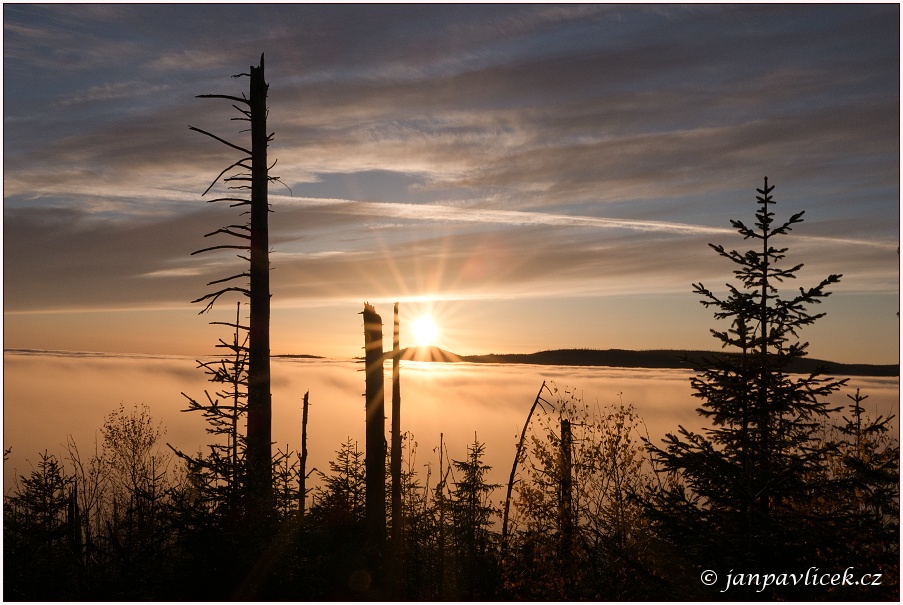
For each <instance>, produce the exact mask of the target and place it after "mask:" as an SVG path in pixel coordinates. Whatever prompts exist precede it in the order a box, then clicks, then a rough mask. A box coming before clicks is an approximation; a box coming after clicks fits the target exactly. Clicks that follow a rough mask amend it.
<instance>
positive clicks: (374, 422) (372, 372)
mask: <svg viewBox="0 0 903 605" xmlns="http://www.w3.org/2000/svg"><path fill="white" fill-rule="evenodd" d="M363 315H364V359H365V372H366V393H365V397H366V399H367V403H366V410H367V421H366V446H365V447H366V458H365V461H364V466H365V472H366V490H367V493H366V497H365V518H366V525H367V543H368V550H369V553H368V555H369V557H370V561H369V565H370V572H371V573H372V574H373V582H374V585H375V587H377V588H379V587H380V586H382V581H381V580H382V577H381V576H382V569H383V564H384V561H385V556H384V554H385V543H386V411H385V377H384V376H383V320H382V318H381V317H380V316H379V315H377V314H376V310H375V309H374V308H373V307H372V306H371V305H369V304H366V303H365V304H364V312H363Z"/></svg>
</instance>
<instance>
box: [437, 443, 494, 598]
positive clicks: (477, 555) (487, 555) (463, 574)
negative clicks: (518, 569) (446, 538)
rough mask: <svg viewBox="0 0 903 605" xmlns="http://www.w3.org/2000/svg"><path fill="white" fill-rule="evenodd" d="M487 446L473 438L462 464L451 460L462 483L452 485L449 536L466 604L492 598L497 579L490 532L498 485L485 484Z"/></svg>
mask: <svg viewBox="0 0 903 605" xmlns="http://www.w3.org/2000/svg"><path fill="white" fill-rule="evenodd" d="M485 453H486V445H485V444H484V443H480V441H479V440H478V439H477V436H476V434H474V438H473V443H472V444H471V445H469V446H467V458H466V459H465V460H452V464H453V465H454V468H455V470H456V471H457V472H458V473H460V474H461V479H460V480H458V481H454V483H453V485H454V489H453V490H452V493H451V497H450V499H449V508H450V510H451V514H452V530H453V531H452V536H453V539H454V546H455V561H456V564H457V570H456V571H457V573H456V574H455V575H456V577H457V578H458V579H459V582H458V584H459V586H458V592H459V596H460V598H464V599H466V600H469V601H473V600H484V599H487V598H491V597H493V596H494V592H495V588H496V579H497V578H498V540H496V536H495V534H494V533H493V532H492V523H493V519H494V518H495V517H497V516H498V513H499V511H498V509H497V508H496V507H495V506H493V505H492V498H491V496H492V493H493V491H494V490H495V489H496V488H497V487H500V485H496V484H492V483H488V482H487V481H486V474H487V473H488V472H489V471H490V470H491V469H492V467H491V466H489V465H487V464H485V463H484V462H483V456H484V455H485Z"/></svg>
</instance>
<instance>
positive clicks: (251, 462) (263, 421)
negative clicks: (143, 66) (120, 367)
mask: <svg viewBox="0 0 903 605" xmlns="http://www.w3.org/2000/svg"><path fill="white" fill-rule="evenodd" d="M263 59H264V58H263V55H261V56H260V66H259V67H253V66H252V67H251V68H250V73H245V74H239V75H240V76H248V77H250V80H251V85H250V94H249V95H248V96H247V97H245V96H244V95H242V96H241V97H236V96H231V95H199V96H200V97H203V98H218V99H228V100H230V101H233V107H235V108H236V109H237V110H238V111H239V112H240V113H241V114H242V115H243V117H241V118H236V119H238V120H243V121H248V122H250V123H251V148H250V149H248V148H246V147H243V146H241V145H235V144H233V143H230V142H229V141H226V140H224V139H222V138H220V137H218V136H216V135H213V134H211V133H209V132H206V131H204V130H201V129H199V128H195V127H193V126H189V128H190V129H191V130H194V131H197V132H200V133H202V134H205V135H207V136H209V137H211V138H213V139H216V140H217V141H219V142H221V143H223V144H225V145H227V146H228V147H231V148H232V149H234V150H237V151H239V152H241V153H242V154H243V155H244V157H242V158H241V159H240V160H238V161H237V162H235V163H233V164H232V165H230V166H229V167H227V168H226V169H225V170H223V171H222V172H221V173H220V174H219V176H218V177H217V179H216V180H219V178H220V177H223V181H224V182H226V183H228V184H229V185H230V189H233V190H239V191H245V192H248V191H249V192H250V200H248V199H246V198H243V197H232V196H229V197H221V198H217V199H214V200H210V201H212V202H233V203H232V206H250V207H251V211H250V221H249V224H246V225H229V226H228V227H225V228H223V229H218V230H216V231H213V232H211V233H208V234H207V235H208V236H211V235H216V234H224V235H230V236H233V237H237V238H239V239H241V240H243V241H244V243H242V244H240V245H219V246H212V247H209V248H204V249H202V250H198V251H196V252H194V253H193V254H197V253H199V252H207V251H210V250H222V249H232V250H244V251H248V254H249V256H247V257H245V256H241V258H243V259H244V260H246V261H248V262H249V263H250V267H249V269H248V270H247V271H243V272H241V273H238V274H235V275H232V276H230V277H226V278H224V279H218V280H215V281H212V282H209V283H208V284H207V285H214V284H222V283H224V282H229V281H231V280H236V279H248V280H249V283H248V286H247V287H242V286H226V287H223V288H221V289H220V290H218V291H216V292H211V293H210V294H207V295H205V296H202V297H201V298H198V299H197V300H195V301H192V302H203V301H207V304H206V306H205V307H204V309H203V310H202V311H201V313H204V312H205V311H208V310H209V309H210V308H211V307H212V306H213V304H214V303H215V302H216V301H217V299H219V297H220V296H222V295H223V294H226V293H229V292H236V293H241V294H243V295H245V296H247V297H248V298H249V299H250V301H251V309H250V323H249V325H248V326H246V327H243V329H247V330H248V334H249V338H248V347H247V351H248V385H247V389H248V399H247V401H248V414H247V418H248V429H247V439H246V446H247V450H246V452H247V459H246V463H247V466H246V468H247V476H246V480H245V487H246V496H247V506H248V513H249V515H250V518H251V519H254V520H259V521H265V520H266V519H268V518H269V517H270V516H271V514H272V512H273V506H274V498H273V468H272V457H273V456H272V398H271V395H270V274H269V271H270V261H269V235H268V231H269V228H268V224H267V223H268V215H269V212H270V209H269V202H268V199H267V190H268V185H269V181H270V180H278V179H277V178H276V177H271V176H269V167H268V166H267V145H268V143H269V141H270V140H271V139H272V135H271V134H268V133H267V106H266V100H267V89H268V88H269V85H268V84H267V83H266V79H265V77H264V60H263ZM224 175H225V176H224ZM215 183H216V181H214V184H215ZM212 187H213V184H211V185H210V187H208V188H207V190H206V191H204V194H206V193H207V191H210V189H211V188H212ZM236 324H237V322H236Z"/></svg>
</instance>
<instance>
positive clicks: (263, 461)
mask: <svg viewBox="0 0 903 605" xmlns="http://www.w3.org/2000/svg"><path fill="white" fill-rule="evenodd" d="M268 87H269V85H268V84H267V83H266V80H265V78H264V66H263V55H261V56H260V67H253V66H252V67H251V93H250V105H251V155H252V158H251V257H250V259H251V270H250V273H251V287H250V290H251V319H250V338H249V344H248V348H249V355H248V435H247V444H248V445H247V448H248V449H247V456H248V477H247V486H248V496H249V505H250V512H251V514H252V515H253V516H255V517H257V518H259V519H263V518H266V517H269V516H270V514H271V512H272V509H273V467H272V457H273V455H272V396H271V394H270V261H269V235H268V225H267V222H268V214H269V211H270V209H269V202H268V200H267V187H268V184H269V176H268V170H267V138H268V136H267V130H266V129H267V122H266V114H267V105H266V99H267V89H268Z"/></svg>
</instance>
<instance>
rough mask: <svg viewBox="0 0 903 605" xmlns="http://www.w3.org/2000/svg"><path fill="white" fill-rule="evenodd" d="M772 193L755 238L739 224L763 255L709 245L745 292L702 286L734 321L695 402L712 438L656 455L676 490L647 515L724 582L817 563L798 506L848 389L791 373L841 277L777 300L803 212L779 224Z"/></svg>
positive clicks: (688, 440) (691, 439) (702, 375)
mask: <svg viewBox="0 0 903 605" xmlns="http://www.w3.org/2000/svg"><path fill="white" fill-rule="evenodd" d="M773 190H774V186H769V185H768V179H767V177H766V179H765V185H764V187H763V188H762V189H757V191H758V193H759V195H758V196H757V197H756V199H757V203H758V210H757V212H756V215H755V217H756V222H755V225H754V226H753V227H748V226H747V225H746V224H744V223H743V222H741V221H731V224H732V225H733V227H734V228H735V229H736V230H737V232H738V233H739V234H740V235H741V236H742V237H743V239H744V240H752V241H753V242H756V243H757V244H758V246H757V247H756V248H754V249H750V250H748V251H746V252H738V251H736V250H726V249H725V248H724V247H723V246H720V245H714V244H709V245H710V246H711V248H712V249H714V250H715V251H716V252H717V253H718V254H719V255H720V256H721V257H723V258H726V259H728V260H729V261H731V262H732V263H734V265H735V269H734V276H735V277H736V278H737V280H738V282H739V283H738V284H737V285H734V284H730V283H729V284H727V289H728V290H727V292H728V293H727V295H726V296H722V295H719V294H717V293H716V292H714V291H712V290H709V289H708V288H706V287H704V286H703V285H702V284H701V283H700V284H694V292H695V293H696V294H699V295H701V296H702V301H701V302H702V304H703V305H705V306H706V307H713V308H714V309H715V318H716V319H719V320H728V321H729V322H730V326H729V328H728V329H727V330H724V331H718V330H712V335H713V336H714V337H715V338H716V340H718V341H719V342H720V343H721V346H722V348H723V349H726V351H725V352H724V353H723V354H720V355H713V356H712V357H710V358H707V359H703V360H701V361H700V363H699V365H698V367H697V375H696V376H695V377H694V378H693V379H692V380H691V383H692V388H693V390H694V396H696V397H698V398H700V399H701V400H702V401H703V403H702V404H701V407H700V408H699V409H698V412H699V414H700V415H702V416H703V417H704V418H706V419H707V420H708V421H709V422H710V423H711V425H712V426H711V427H710V428H708V429H705V431H704V433H697V432H693V431H689V430H687V429H685V428H684V427H682V426H681V427H679V430H678V434H677V435H674V434H668V435H667V436H666V438H665V440H664V447H663V448H659V447H655V446H650V448H651V450H652V453H653V457H654V459H655V460H656V461H657V462H659V463H661V464H662V465H663V468H664V469H665V470H666V471H669V472H671V473H673V474H674V475H675V476H676V477H677V479H678V481H677V482H674V483H672V484H671V485H670V487H668V488H667V489H662V490H661V491H660V492H659V493H658V494H657V496H656V498H655V499H654V502H653V503H652V506H651V507H650V512H651V513H652V515H653V517H654V518H655V519H656V520H657V521H658V523H659V524H660V527H661V529H662V530H664V531H663V535H665V536H667V537H668V538H669V539H670V540H672V541H673V542H674V543H675V544H676V545H678V546H679V547H680V548H681V549H682V551H683V552H685V553H687V554H688V555H691V559H692V560H695V561H698V562H699V564H700V565H703V564H705V565H708V567H706V569H715V570H716V571H718V568H717V567H715V566H716V565H723V566H724V572H728V571H729V569H731V567H735V568H737V569H739V568H741V567H742V568H744V569H750V570H753V569H755V570H757V571H761V572H764V571H766V569H765V568H766V567H770V566H774V567H775V568H776V569H777V568H780V569H782V570H784V571H786V570H787V569H789V568H790V566H793V565H800V564H806V563H808V562H813V563H817V552H818V547H817V544H816V542H817V540H818V536H819V532H818V529H817V522H814V521H813V519H811V518H807V517H806V516H805V515H802V514H798V512H799V509H800V507H799V503H800V502H803V501H806V500H807V498H809V496H810V495H811V491H812V489H813V487H814V486H813V485H812V477H814V476H815V475H816V471H817V470H818V469H819V468H820V466H821V465H823V463H824V459H825V456H826V453H827V452H826V449H825V448H824V447H819V443H818V439H817V435H816V433H817V431H818V428H819V425H820V423H821V422H822V421H824V419H825V417H826V416H827V415H828V413H829V412H831V411H836V410H832V409H831V408H829V406H828V404H827V403H826V402H825V397H826V396H828V395H829V394H831V393H833V392H834V391H836V390H837V389H839V388H840V387H841V386H842V385H843V384H844V383H845V382H846V380H835V379H833V378H828V377H824V376H823V375H821V374H820V373H818V372H816V373H811V374H808V375H796V376H794V375H791V374H790V373H789V368H790V366H791V364H792V363H793V362H794V361H795V360H797V359H800V358H802V357H804V356H805V355H806V354H807V351H806V349H807V347H808V343H806V342H802V341H799V340H798V338H799V331H800V329H801V328H803V327H805V326H808V325H811V324H812V323H814V322H815V321H816V320H817V319H819V318H821V317H822V316H823V315H824V313H817V314H813V313H811V312H810V311H809V308H810V307H811V306H812V305H815V304H818V303H820V302H821V301H822V300H823V299H824V298H826V297H827V296H828V295H829V294H830V292H828V290H827V288H828V287H830V286H831V285H833V284H836V283H838V281H839V280H840V277H841V276H840V275H829V276H828V277H827V278H825V279H823V280H822V281H821V282H820V283H819V284H818V285H816V286H815V287H812V288H808V289H806V288H799V290H798V292H792V293H790V294H789V295H785V294H784V293H782V292H780V291H779V289H778V288H779V286H780V285H781V284H783V283H784V282H785V281H787V280H791V279H794V278H796V275H797V273H798V272H799V271H800V269H801V268H802V267H803V265H802V264H796V265H792V266H788V265H787V264H786V263H785V255H786V252H787V248H781V247H777V242H778V241H780V240H781V238H783V237H784V236H786V235H788V234H789V233H790V231H791V230H792V228H793V226H795V225H797V224H799V223H801V222H802V221H803V218H802V217H803V212H799V213H797V214H794V215H793V216H791V217H790V219H789V220H787V221H785V222H783V223H776V222H775V213H774V212H773V208H774V205H775V201H774V199H773V198H772V195H771V192H772V191H773ZM758 597H759V598H761V597H762V595H758Z"/></svg>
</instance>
